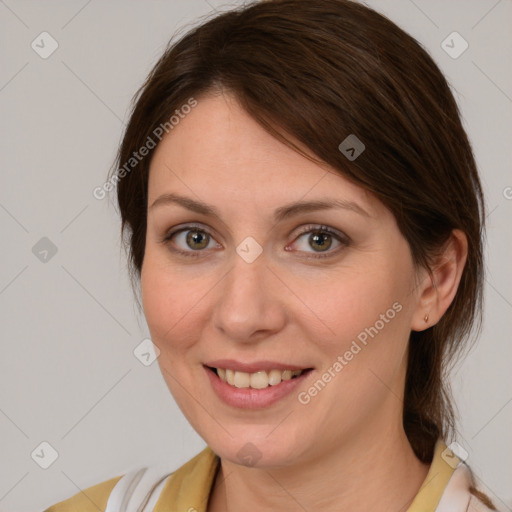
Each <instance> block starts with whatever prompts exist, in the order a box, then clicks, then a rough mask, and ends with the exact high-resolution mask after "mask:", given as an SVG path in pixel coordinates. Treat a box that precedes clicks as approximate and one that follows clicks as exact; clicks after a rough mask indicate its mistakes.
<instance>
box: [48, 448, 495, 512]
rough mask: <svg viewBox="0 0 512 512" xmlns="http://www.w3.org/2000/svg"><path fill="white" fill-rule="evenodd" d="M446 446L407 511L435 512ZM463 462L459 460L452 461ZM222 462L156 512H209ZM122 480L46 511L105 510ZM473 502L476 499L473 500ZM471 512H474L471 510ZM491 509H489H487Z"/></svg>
mask: <svg viewBox="0 0 512 512" xmlns="http://www.w3.org/2000/svg"><path fill="white" fill-rule="evenodd" d="M445 449H446V445H445V443H444V442H443V441H441V440H439V441H438V442H437V443H436V446H435V449H434V457H433V460H432V464H431V465H430V469H429V471H428V474H427V477H426V478H425V481H424V482H423V484H422V486H421V488H420V490H419V491H418V494H417V495H416V497H415V498H414V500H413V502H412V503H411V505H410V507H409V508H408V509H407V511H406V512H435V510H436V508H437V505H438V503H439V500H440V499H441V496H442V494H443V491H444V490H445V488H446V485H447V483H448V481H449V480H450V477H451V476H452V474H453V472H454V467H455V465H456V464H448V463H447V462H446V461H445V460H444V459H443V457H442V453H443V451H444V450H445ZM453 459H454V460H455V462H459V461H458V459H457V458H456V457H454V458H452V460H453ZM219 462H220V459H219V457H218V456H217V455H215V453H214V452H213V451H212V450H211V448H209V447H206V448H205V449H204V450H203V451H202V452H201V453H199V454H198V455H196V456H195V457H194V458H193V459H191V460H189V461H188V462H187V463H186V464H184V465H183V466H181V467H180V468H179V469H177V470H176V471H175V472H174V473H172V474H171V475H170V476H169V477H168V478H167V481H166V483H165V485H164V487H163V489H162V491H161V493H160V497H159V499H158V501H157V502H156V506H155V508H154V512H173V511H185V512H186V511H189V510H190V511H195V512H206V507H207V505H208V499H209V496H210V491H211V488H212V486H213V483H214V481H215V476H216V474H217V470H218V468H219ZM121 478H122V476H118V477H116V478H112V479H111V480H107V481H105V482H102V483H100V484H97V485H94V486H92V487H89V488H88V489H86V490H84V491H82V492H80V493H78V494H76V495H75V496H73V497H71V498H69V499H67V500H65V501H62V502H60V503H57V504H56V505H53V506H52V507H50V508H49V509H47V510H46V511H45V512H98V510H100V511H104V510H105V508H106V506H107V501H108V499H109V496H110V493H111V492H112V489H113V488H114V486H115V485H116V483H117V482H118V481H119V480H120V479H121ZM472 502H473V500H472ZM470 510H472V509H471V508H470ZM482 510H484V509H482ZM485 510H488V509H485Z"/></svg>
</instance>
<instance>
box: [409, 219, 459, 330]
mask: <svg viewBox="0 0 512 512" xmlns="http://www.w3.org/2000/svg"><path fill="white" fill-rule="evenodd" d="M467 256H468V240H467V237H466V235H465V233H464V232H463V231H461V230H460V229H454V230H453V231H452V233H451V235H450V238H449V239H448V240H447V241H446V243H445V244H444V245H443V247H442V248H441V251H440V252H439V254H438V255H437V257H436V260H435V261H434V263H433V265H432V267H431V272H430V273H429V272H427V271H425V272H424V276H423V277H422V281H421V283H420V285H419V287H418V289H417V294H416V296H417V304H416V310H415V312H414V315H413V317H412V324H411V329H412V330H413V331H423V330H425V329H428V328H429V327H432V326H433V325H435V324H437V322H439V320H440V319H441V317H442V316H443V315H444V314H445V312H446V310H447V309H448V307H449V306H450V304H451V303H452V301H453V299H454V297H455V294H456V293H457V289H458V287H459V283H460V279H461V276H462V271H463V270H464V265H465V264H466V260H467Z"/></svg>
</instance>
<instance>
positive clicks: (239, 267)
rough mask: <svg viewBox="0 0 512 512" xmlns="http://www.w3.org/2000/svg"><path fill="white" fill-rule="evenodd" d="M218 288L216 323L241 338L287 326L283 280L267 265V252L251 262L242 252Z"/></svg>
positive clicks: (265, 334)
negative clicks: (241, 256) (242, 255)
mask: <svg viewBox="0 0 512 512" xmlns="http://www.w3.org/2000/svg"><path fill="white" fill-rule="evenodd" d="M234 260H235V261H234V264H233V267H232V268H231V270H230V271H229V272H228V273H227V275H226V276H225V278H224V279H223V280H222V281H221V283H222V284H221V286H220V287H219V288H218V291H217V293H218V295H217V297H218V300H217V302H216V304H215V306H214V309H213V315H212V321H213V325H214V327H215V328H216V329H217V330H219V331H221V332H222V334H223V336H225V337H228V338H230V339H232V340H233V341H237V342H242V343H243V342H254V341H257V340H259V339H261V338H265V337H268V336H270V335H272V334H275V333H277V332H279V331H280V330H281V329H283V327H284V325H285V323H286V317H287V308H286V307H285V301H284V300H283V298H282V297H281V294H284V293H285V290H284V289H283V286H282V283H280V282H279V280H277V279H276V278H275V275H274V274H273V273H272V271H271V270H270V269H269V268H268V267H267V263H266V261H265V258H264V256H263V255H261V256H260V257H259V258H258V259H257V260H256V261H254V262H252V263H247V262H246V261H244V260H243V259H242V258H240V257H239V256H238V255H236V256H235V258H234Z"/></svg>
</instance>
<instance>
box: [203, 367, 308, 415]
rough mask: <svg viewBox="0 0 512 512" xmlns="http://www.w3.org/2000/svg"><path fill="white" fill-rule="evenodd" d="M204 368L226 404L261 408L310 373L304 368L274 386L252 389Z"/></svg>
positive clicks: (276, 399) (296, 384)
mask: <svg viewBox="0 0 512 512" xmlns="http://www.w3.org/2000/svg"><path fill="white" fill-rule="evenodd" d="M204 369H205V371H206V373H207V375H208V378H209V379H210V382H211V384H212V388H213V390H214V391H215V393H216V394H217V396H218V397H219V398H220V399H221V400H222V401H223V402H225V403H226V404H228V405H231V406H232V407H238V408H240V409H262V408H264V407H270V406H271V405H273V404H275V403H276V402H278V401H279V400H281V399H282V398H284V397H285V396H287V395H289V394H290V393H292V391H293V390H295V389H296V388H297V386H299V385H300V384H301V382H303V381H304V379H305V378H306V377H307V376H308V375H309V374H310V373H311V370H306V371H305V372H303V373H301V374H300V375H299V376H298V377H295V378H293V379H289V380H283V381H281V383H280V384H277V385H276V386H268V387H266V388H264V389H253V388H236V387H235V386H232V385H231V384H228V383H227V382H224V381H222V380H220V378H219V376H218V375H217V374H216V373H215V372H213V371H212V370H210V369H208V368H207V367H205V368H204Z"/></svg>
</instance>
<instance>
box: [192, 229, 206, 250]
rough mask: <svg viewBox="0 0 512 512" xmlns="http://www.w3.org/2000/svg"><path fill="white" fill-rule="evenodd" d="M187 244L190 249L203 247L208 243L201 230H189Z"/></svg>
mask: <svg viewBox="0 0 512 512" xmlns="http://www.w3.org/2000/svg"><path fill="white" fill-rule="evenodd" d="M187 244H188V245H189V247H190V248H191V249H204V248H205V247H206V246H207V245H208V239H207V237H206V236H205V233H203V232H201V231H189V233H188V235H187Z"/></svg>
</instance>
